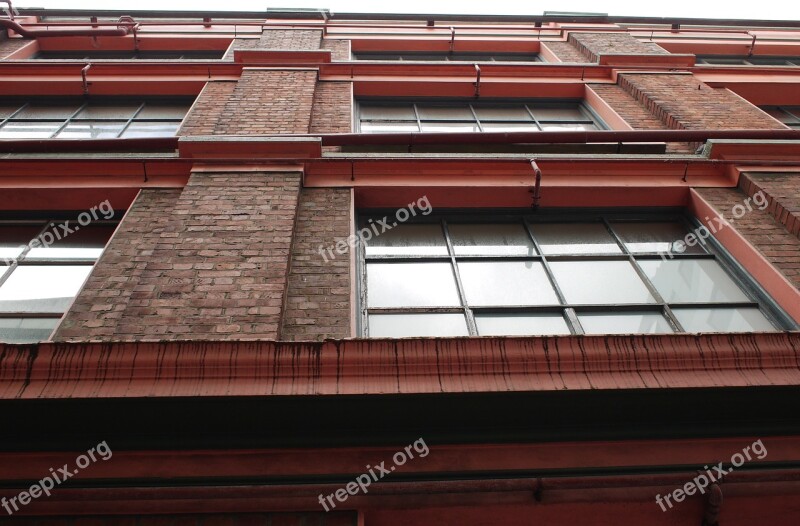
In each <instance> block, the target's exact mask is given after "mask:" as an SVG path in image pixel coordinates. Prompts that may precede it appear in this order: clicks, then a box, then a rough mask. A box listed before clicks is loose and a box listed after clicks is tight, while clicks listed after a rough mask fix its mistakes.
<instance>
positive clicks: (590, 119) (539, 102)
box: [354, 97, 609, 133]
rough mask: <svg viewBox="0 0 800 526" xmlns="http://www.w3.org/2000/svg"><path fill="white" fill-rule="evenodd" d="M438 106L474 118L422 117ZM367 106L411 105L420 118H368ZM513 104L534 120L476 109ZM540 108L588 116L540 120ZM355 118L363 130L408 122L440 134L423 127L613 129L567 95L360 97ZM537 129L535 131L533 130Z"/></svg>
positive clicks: (584, 102)
mask: <svg viewBox="0 0 800 526" xmlns="http://www.w3.org/2000/svg"><path fill="white" fill-rule="evenodd" d="M426 105H430V106H436V107H437V108H447V107H452V108H454V109H462V110H463V109H469V111H470V112H471V113H472V120H470V121H467V120H464V119H422V118H420V111H419V107H420V106H423V107H424V106H426ZM365 106H373V107H381V106H383V107H408V106H411V107H412V109H413V111H414V115H415V117H416V121H414V120H401V119H365V118H364V117H362V111H363V109H364V107H365ZM504 106H505V107H509V108H521V109H523V110H525V111H526V112H527V113H528V115H529V116H530V118H531V120H511V119H480V118H479V117H478V112H477V111H476V107H477V108H479V109H480V108H481V107H504ZM531 108H533V110H535V109H536V108H540V109H543V108H565V109H575V108H577V110H578V111H579V112H580V113H581V115H583V116H584V117H585V118H584V119H580V120H578V119H569V120H540V119H538V118H537V117H536V116H535V111H533V110H532V109H531ZM354 113H355V118H356V125H357V127H358V131H359V132H362V125H363V124H364V123H387V124H388V123H406V124H409V125H410V124H416V126H417V131H418V132H420V133H437V132H425V131H424V130H423V129H422V126H423V123H433V124H435V123H461V124H471V125H474V127H476V128H477V129H478V131H479V132H485V131H486V130H485V129H484V126H483V123H493V124H532V125H533V126H535V127H536V131H542V130H543V129H544V126H547V125H552V124H567V125H575V126H579V125H591V126H594V127H596V128H597V129H599V130H607V129H609V127H608V125H607V124H606V123H605V122H604V121H603V120H602V119H601V118H600V116H599V115H597V113H596V112H595V111H594V110H593V109H592V108H591V107H590V106H588V105H587V104H586V101H585V100H583V99H576V98H564V99H527V98H526V99H510V98H502V99H486V100H479V101H476V100H474V99H444V100H442V99H438V100H437V99H433V98H424V99H423V98H413V99H403V98H383V97H381V98H377V97H376V98H372V97H362V98H359V99H358V100H356V111H355V112H354ZM532 131H533V130H532ZM363 133H371V132H363ZM374 133H382V132H374Z"/></svg>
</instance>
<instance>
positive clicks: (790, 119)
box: [761, 106, 800, 129]
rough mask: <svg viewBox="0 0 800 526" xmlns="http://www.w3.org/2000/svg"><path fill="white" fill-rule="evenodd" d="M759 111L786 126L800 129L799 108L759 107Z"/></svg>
mask: <svg viewBox="0 0 800 526" xmlns="http://www.w3.org/2000/svg"><path fill="white" fill-rule="evenodd" d="M761 109H762V110H764V111H766V112H767V113H769V114H770V115H772V116H773V117H775V118H776V119H778V120H779V121H781V122H782V123H784V124H785V125H786V126H788V127H790V128H795V129H800V106H761Z"/></svg>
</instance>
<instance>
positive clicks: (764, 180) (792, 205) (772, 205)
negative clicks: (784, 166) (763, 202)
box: [739, 172, 800, 238]
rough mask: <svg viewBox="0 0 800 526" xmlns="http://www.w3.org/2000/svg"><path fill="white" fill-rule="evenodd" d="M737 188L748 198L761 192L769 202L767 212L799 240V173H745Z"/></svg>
mask: <svg viewBox="0 0 800 526" xmlns="http://www.w3.org/2000/svg"><path fill="white" fill-rule="evenodd" d="M739 188H740V189H741V190H742V191H743V192H744V193H746V194H747V195H749V196H753V195H755V194H756V193H758V192H761V193H762V194H763V195H764V197H765V198H766V199H767V201H768V202H769V205H768V207H767V208H766V210H767V212H769V213H770V214H772V216H773V217H774V218H775V219H776V220H777V221H778V222H779V223H781V224H782V225H783V226H784V227H785V228H786V230H788V231H789V233H791V234H792V235H794V236H796V237H798V238H800V173H759V172H752V173H745V174H742V176H741V177H740V178H739Z"/></svg>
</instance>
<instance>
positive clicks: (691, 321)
mask: <svg viewBox="0 0 800 526" xmlns="http://www.w3.org/2000/svg"><path fill="white" fill-rule="evenodd" d="M672 312H673V313H674V314H675V317H676V318H678V321H679V322H681V325H683V328H684V330H686V332H759V331H765V332H767V331H768V332H773V331H776V329H775V327H774V326H773V325H772V324H771V323H770V322H769V320H768V319H767V318H766V317H765V316H764V315H763V314H762V313H761V311H760V310H758V309H757V308H741V309H720V308H717V309H673V310H672Z"/></svg>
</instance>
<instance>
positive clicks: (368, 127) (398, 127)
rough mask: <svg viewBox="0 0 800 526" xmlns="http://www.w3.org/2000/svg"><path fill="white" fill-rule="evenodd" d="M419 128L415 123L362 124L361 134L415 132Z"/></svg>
mask: <svg viewBox="0 0 800 526" xmlns="http://www.w3.org/2000/svg"><path fill="white" fill-rule="evenodd" d="M417 131H419V126H417V124H416V123H405V122H362V123H361V132H362V133H401V132H417Z"/></svg>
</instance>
